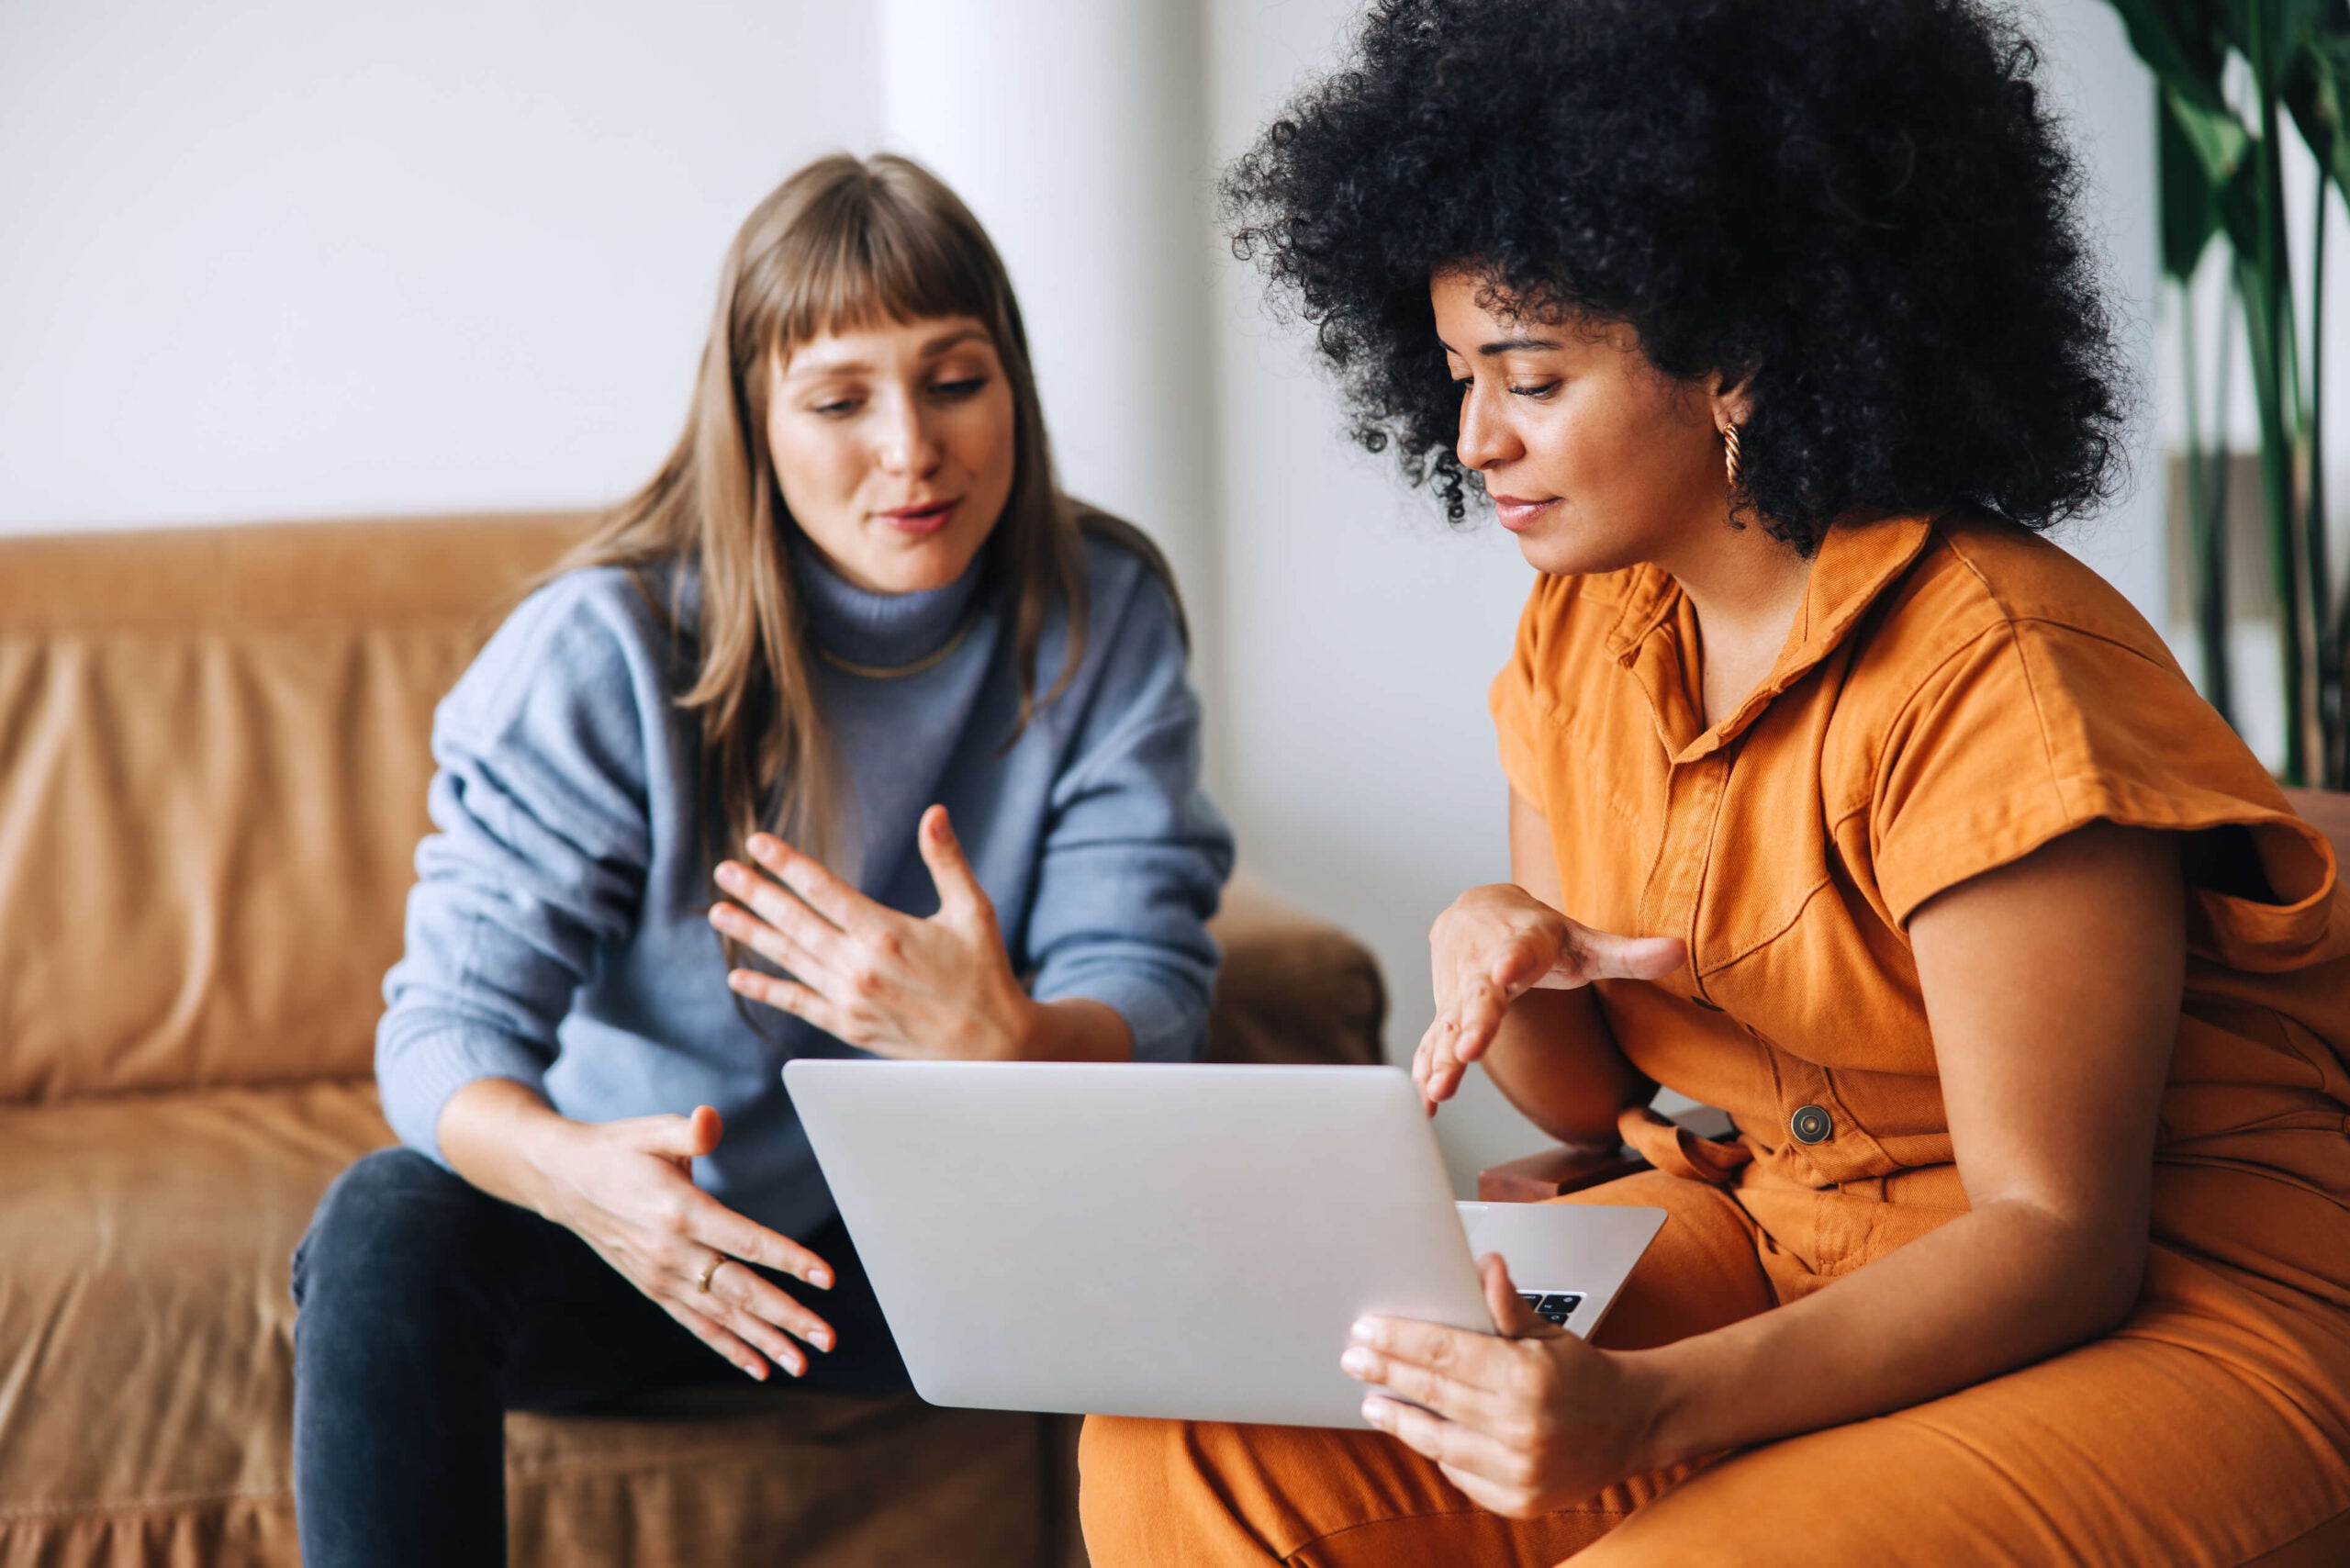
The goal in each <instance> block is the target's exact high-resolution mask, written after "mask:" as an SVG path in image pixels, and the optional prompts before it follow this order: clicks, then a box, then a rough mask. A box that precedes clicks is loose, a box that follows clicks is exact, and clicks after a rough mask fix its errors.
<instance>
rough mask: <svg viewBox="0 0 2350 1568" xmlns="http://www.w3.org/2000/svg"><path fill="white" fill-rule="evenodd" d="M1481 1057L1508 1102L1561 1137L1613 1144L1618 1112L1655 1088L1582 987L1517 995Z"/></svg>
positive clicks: (1645, 1098)
mask: <svg viewBox="0 0 2350 1568" xmlns="http://www.w3.org/2000/svg"><path fill="white" fill-rule="evenodd" d="M1483 1061H1484V1064H1485V1073H1486V1076H1487V1077H1489V1078H1491V1079H1492V1080H1493V1081H1494V1087H1495V1088H1497V1089H1499V1090H1500V1091H1501V1092H1502V1093H1503V1094H1504V1095H1505V1097H1506V1098H1507V1099H1508V1101H1509V1103H1511V1104H1513V1105H1515V1106H1516V1107H1517V1109H1518V1111H1519V1113H1520V1114H1523V1115H1524V1116H1525V1117H1526V1118H1527V1120H1528V1121H1530V1122H1532V1123H1533V1124H1534V1125H1535V1126H1538V1127H1540V1128H1541V1129H1542V1130H1543V1131H1544V1132H1546V1133H1548V1134H1550V1136H1551V1137H1554V1138H1557V1139H1558V1140H1559V1141H1560V1142H1561V1143H1569V1144H1588V1145H1604V1146H1606V1147H1607V1148H1614V1147H1615V1146H1616V1143H1617V1132H1616V1117H1617V1113H1618V1112H1620V1111H1621V1110H1623V1108H1624V1107H1625V1106H1627V1105H1638V1104H1645V1103H1647V1102H1648V1100H1649V1098H1650V1097H1651V1095H1653V1094H1654V1093H1655V1092H1656V1085H1655V1084H1653V1083H1651V1082H1650V1081H1648V1080H1647V1079H1646V1078H1644V1077H1642V1076H1641V1075H1640V1073H1639V1070H1637V1069H1635V1068H1634V1067H1633V1066H1632V1064H1631V1063H1630V1062H1628V1061H1627V1060H1625V1059H1624V1053H1623V1052H1622V1051H1621V1050H1619V1049H1617V1046H1616V1042H1615V1040H1614V1038H1613V1037H1612V1036H1609V1034H1608V1032H1607V1023H1606V1019H1604V1018H1602V1017H1601V1016H1600V1014H1599V1008H1598V1005H1597V1003H1596V1002H1595V1001H1594V1000H1593V998H1592V993H1591V991H1590V990H1589V989H1588V988H1584V989H1583V990H1579V991H1527V992H1526V993H1525V994H1524V995H1522V996H1520V997H1519V998H1518V999H1517V1000H1516V1001H1515V1002H1511V1003H1510V1007H1509V1012H1508V1013H1507V1014H1506V1015H1505V1016H1504V1018H1503V1020H1502V1024H1501V1027H1500V1029H1499V1030H1498V1031H1497V1032H1496V1033H1495V1035H1494V1042H1493V1044H1492V1045H1490V1046H1488V1047H1485V1054H1484V1057H1483Z"/></svg>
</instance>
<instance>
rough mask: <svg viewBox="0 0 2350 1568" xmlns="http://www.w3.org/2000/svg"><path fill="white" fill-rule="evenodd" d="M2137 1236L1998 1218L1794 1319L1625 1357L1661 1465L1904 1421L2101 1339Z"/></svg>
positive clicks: (1920, 1251)
mask: <svg viewBox="0 0 2350 1568" xmlns="http://www.w3.org/2000/svg"><path fill="white" fill-rule="evenodd" d="M2144 1235H2145V1233H2144V1230H2143V1227H2141V1228H2139V1229H2138V1230H2137V1231H2136V1232H2135V1239H2134V1241H2133V1240H2130V1239H2125V1238H2119V1237H2117V1236H2115V1235H2113V1234H2110V1233H2109V1234H2105V1235H2102V1236H2099V1235H2090V1234H2085V1233H2084V1231H2083V1229H2082V1228H2081V1227H2080V1226H2076V1225H2070V1224H2067V1223H2066V1222H2065V1221H2063V1220H2062V1219H2060V1218H2059V1217H2058V1216H2056V1215H2053V1214H2050V1213H2048V1212H2047V1211H2045V1210H2042V1209H2038V1208H2034V1207H2032V1206H2031V1205H2029V1204H2020V1203H2009V1204H1992V1205H1989V1206H1986V1207H1985V1208H1981V1209H1977V1210H1975V1211H1974V1212H1972V1213H1970V1214H1967V1215H1962V1216H1960V1217H1959V1218H1957V1219H1953V1220H1952V1221H1951V1222H1950V1223H1949V1224H1947V1225H1944V1226H1942V1227H1941V1228H1940V1229H1938V1230H1936V1231H1933V1232H1932V1233H1930V1235H1928V1236H1925V1237H1923V1238H1919V1240H1917V1241H1914V1242H1911V1243H1909V1244H1908V1246H1906V1247H1903V1248H1900V1249H1897V1250H1896V1251H1894V1252H1891V1253H1888V1254H1887V1255H1886V1256H1885V1257H1883V1258H1881V1259H1879V1260H1876V1261H1874V1262H1873V1263H1870V1264H1869V1265H1867V1266H1866V1267H1865V1268H1863V1269H1861V1270H1859V1271H1856V1272H1854V1273H1852V1274H1851V1275H1849V1276H1847V1277H1846V1278H1844V1279H1841V1280H1840V1281H1838V1282H1836V1283H1835V1284H1833V1285H1831V1286H1830V1287H1829V1288H1827V1289H1825V1290H1822V1291H1821V1292H1819V1293H1818V1294H1816V1295H1812V1296H1809V1297H1807V1298H1806V1299H1804V1300H1803V1301H1800V1302H1797V1303H1796V1304H1795V1305H1790V1306H1786V1307H1782V1308H1780V1309H1778V1310H1776V1311H1773V1312H1765V1313H1762V1314H1761V1315H1759V1316H1754V1317H1751V1318H1747V1319H1746V1320H1744V1321H1742V1322H1740V1323H1736V1324H1732V1325H1731V1326H1729V1327H1726V1328H1720V1329H1717V1330H1715V1331H1714V1332H1712V1333H1710V1334H1701V1335H1697V1336H1695V1338H1688V1339H1684V1340H1681V1341H1679V1342H1678V1343H1676V1344H1673V1345H1667V1346H1664V1347H1662V1349H1659V1350H1643V1351H1635V1352H1631V1353H1629V1354H1628V1355H1627V1356H1626V1358H1625V1360H1626V1361H1627V1363H1628V1366H1627V1370H1628V1371H1629V1372H1633V1373H1634V1375H1635V1376H1636V1377H1637V1378H1638V1379H1639V1381H1641V1382H1642V1383H1644V1384H1645V1386H1646V1388H1647V1391H1648V1394H1649V1400H1648V1403H1649V1405H1650V1407H1651V1409H1652V1410H1653V1411H1654V1413H1655V1424H1654V1428H1653V1444H1654V1451H1655V1454H1656V1457H1657V1462H1659V1463H1660V1464H1666V1463H1676V1462H1680V1461H1682V1460H1685V1459H1694V1458H1696V1457H1699V1456H1701V1455H1704V1454H1709V1453H1718V1452H1720V1451H1721V1450H1724V1449H1730V1448H1740V1447H1744V1446H1747V1445H1750V1444H1753V1443H1760V1442H1768V1441H1770V1440H1772V1439H1776V1438H1783V1437H1788V1436H1792V1435H1794V1434H1796V1433H1798V1432H1807V1431H1812V1430H1816V1429H1818V1428H1822V1427H1829V1426H1835V1425H1839V1424H1841V1423H1844V1422H1848V1421H1856V1420H1861V1419H1864V1418H1866V1417H1871V1416H1878V1415H1883V1414H1885V1413H1886V1412H1887V1411H1892V1410H1899V1409H1904V1408H1907V1407H1908V1406H1913V1405H1918V1404H1921V1403H1923V1402H1924V1401H1926V1400H1929V1399H1933V1398H1936V1397H1939V1396H1940V1395H1942V1394H1949V1393H1952V1392H1953V1391H1955V1390H1957V1389H1961V1388H1964V1387H1968V1386H1970V1385H1972V1384H1974V1383H1980V1382H1983V1381H1984V1380H1985V1379H1986V1378H1991V1377H1996V1376H1997V1375H1998V1374H2000V1373H2001V1372H2009V1371H2012V1370H2014V1369H2015V1368H2017V1367H2020V1366H2022V1365H2024V1364H2026V1363H2027V1362H2030V1361H2037V1360H2039V1359H2040V1358H2042V1357H2043V1356H2047V1355H2051V1354H2053V1353H2054V1352H2056V1351H2058V1350H2065V1349H2066V1348H2068V1347H2070V1346H2073V1345H2076V1344H2079V1343H2081V1342H2082V1341H2084V1340H2086V1339H2088V1338H2093V1337H2095V1336H2096V1335H2098V1334H2101V1333H2104V1332H2105V1331H2107V1330H2108V1329H2110V1328H2111V1327H2114V1325H2115V1324H2117V1323H2119V1322H2120V1321H2121V1318H2122V1317H2123V1316H2126V1315H2127V1313H2128V1311H2129V1309H2130V1306H2131V1304H2132V1301H2133V1300H2134V1299H2135V1297H2136V1294H2137V1290H2138V1285H2139V1282H2140V1278H2141V1276H2142V1274H2143V1268H2144V1261H2145V1251H2144V1239H2143V1238H2144Z"/></svg>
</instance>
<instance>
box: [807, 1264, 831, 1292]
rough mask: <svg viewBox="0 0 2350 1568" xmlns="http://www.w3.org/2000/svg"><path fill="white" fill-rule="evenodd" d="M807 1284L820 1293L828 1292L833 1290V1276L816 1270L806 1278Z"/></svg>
mask: <svg viewBox="0 0 2350 1568" xmlns="http://www.w3.org/2000/svg"><path fill="white" fill-rule="evenodd" d="M808 1282H809V1283H810V1284H811V1285H813V1286H815V1287H816V1288H817V1289H818V1290H820V1291H828V1290H831V1289H832V1288H833V1276H832V1275H831V1274H829V1273H827V1272H825V1271H823V1270H822V1269H818V1270H816V1271H813V1272H811V1274H810V1275H809V1276H808Z"/></svg>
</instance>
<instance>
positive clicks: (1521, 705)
mask: <svg viewBox="0 0 2350 1568" xmlns="http://www.w3.org/2000/svg"><path fill="white" fill-rule="evenodd" d="M1549 586H1550V578H1548V577H1542V578H1538V579H1537V580H1536V582H1535V585H1534V591H1533V592H1532V593H1531V594H1528V595H1527V599H1526V609H1525V610H1524V611H1523V612H1522V613H1521V614H1520V615H1519V616H1518V618H1517V639H1516V643H1515V644H1513V645H1512V646H1511V648H1510V654H1509V662H1508V663H1507V664H1505V665H1504V666H1502V670H1501V673H1500V674H1499V675H1497V676H1495V677H1494V683H1493V685H1492V687H1491V688H1490V689H1488V690H1487V692H1486V694H1485V701H1486V706H1488V707H1489V708H1491V709H1492V710H1493V714H1494V738H1495V740H1496V741H1497V742H1498V743H1499V745H1500V747H1501V758H1502V773H1503V776H1504V777H1505V778H1508V780H1509V787H1510V788H1511V789H1512V790H1516V791H1517V793H1518V794H1519V795H1520V796H1521V797H1523V798H1524V799H1525V801H1527V804H1529V805H1531V806H1533V807H1534V808H1535V809H1536V810H1537V811H1539V812H1542V813H1543V814H1544V815H1545V816H1548V815H1549V814H1550V806H1549V804H1548V802H1547V801H1546V799H1545V795H1546V791H1545V790H1543V787H1542V762H1541V759H1542V755H1543V747H1542V745H1541V744H1540V737H1541V734H1542V730H1543V727H1544V725H1545V722H1546V721H1545V719H1544V717H1543V714H1544V713H1545V711H1547V707H1546V704H1545V703H1544V702H1543V700H1542V697H1541V686H1540V680H1541V673H1540V672H1541V670H1542V667H1543V665H1542V654H1543V649H1544V644H1546V643H1547V642H1548V640H1549V639H1548V636H1547V633H1548V631H1549V629H1550V622H1551V620H1552V619H1553V617H1554V616H1555V614H1556V612H1557V610H1556V606H1554V605H1553V604H1552V603H1551V602H1550V599H1551V596H1550V594H1548V593H1546V592H1545V591H1544V590H1545V588H1548V587H1549Z"/></svg>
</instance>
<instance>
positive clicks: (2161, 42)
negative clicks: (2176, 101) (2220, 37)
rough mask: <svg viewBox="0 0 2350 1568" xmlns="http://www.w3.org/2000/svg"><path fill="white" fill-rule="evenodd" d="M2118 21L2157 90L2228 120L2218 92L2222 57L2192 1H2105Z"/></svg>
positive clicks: (2201, 10) (2209, 27)
mask: <svg viewBox="0 0 2350 1568" xmlns="http://www.w3.org/2000/svg"><path fill="white" fill-rule="evenodd" d="M2106 3H2107V4H2108V5H2109V6H2112V7H2113V9H2114V11H2115V12H2116V13H2117V14H2118V15H2119V16H2120V17H2121V26H2122V28H2124V29H2125V30H2126V31H2127V32H2128V33H2129V35H2130V47H2131V48H2132V49H2133V50H2136V51H2137V54H2138V58H2139V59H2140V60H2142V61H2143V62H2145V63H2146V65H2147V67H2148V68H2149V69H2151V70H2152V71H2153V72H2154V76H2155V78H2156V79H2157V80H2158V81H2160V82H2161V83H2162V84H2163V85H2164V86H2165V87H2167V88H2169V89H2170V90H2171V91H2172V92H2174V93H2176V94H2177V95H2178V96H2179V97H2180V98H2182V99H2184V100H2185V101H2187V102H2188V103H2189V104H2192V105H2194V106H2197V107H2198V108H2201V109H2204V110H2206V111H2208V112H2210V113H2213V114H2218V115H2223V116H2224V115H2227V114H2228V104H2227V99H2226V98H2225V97H2224V96H2223V95H2221V92H2220V67H2221V64H2222V63H2223V62H2224V55H2223V53H2222V51H2221V50H2220V49H2219V48H2218V47H2217V46H2216V43H2215V40H2214V36H2213V35H2214V29H2213V26H2212V18H2211V17H2210V16H2209V15H2208V14H2207V13H2206V10H2205V8H2204V7H2202V6H2197V5H2196V4H2194V3H2193V0H2106Z"/></svg>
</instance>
